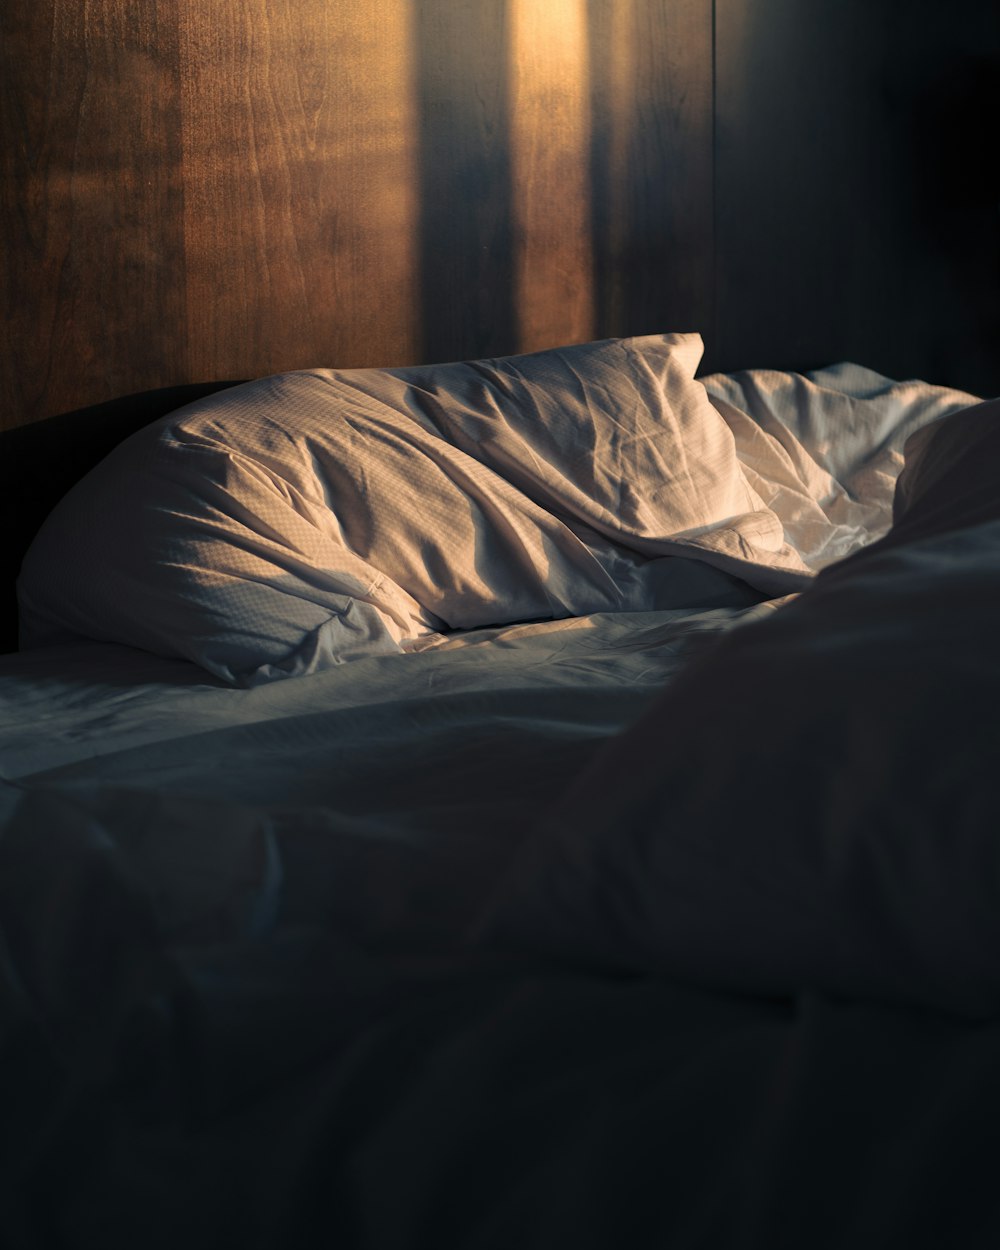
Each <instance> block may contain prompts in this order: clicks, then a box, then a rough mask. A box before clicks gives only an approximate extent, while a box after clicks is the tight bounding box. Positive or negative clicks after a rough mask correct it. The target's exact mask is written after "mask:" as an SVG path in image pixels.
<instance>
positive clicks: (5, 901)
mask: <svg viewBox="0 0 1000 1250" xmlns="http://www.w3.org/2000/svg"><path fill="white" fill-rule="evenodd" d="M701 348H702V344H701V340H700V338H699V337H698V336H697V335H692V334H662V335H649V336H644V337H641V338H635V339H613V340H601V341H598V342H595V343H588V344H576V345H574V346H572V347H566V348H559V349H551V350H547V351H544V352H539V353H532V354H527V355H522V356H515V357H508V358H502V359H491V360H478V361H466V362H459V363H456V364H452V365H438V366H419V367H410V368H407V369H386V370H350V371H338V370H323V369H319V370H310V371H298V372H293V373H288V374H282V375H278V376H272V377H267V378H262V379H258V380H256V381H253V382H249V383H244V384H240V385H226V386H224V387H223V386H222V385H221V384H220V386H219V388H218V389H216V388H215V387H205V388H199V390H198V392H197V394H193V393H192V394H184V395H167V396H164V395H163V394H160V393H158V394H157V395H155V396H152V397H150V396H140V397H136V398H134V399H133V400H132V401H131V402H130V403H129V404H128V405H127V406H126V408H127V411H126V409H123V410H122V412H123V413H124V414H125V415H121V414H119V416H118V417H117V418H115V419H114V420H112V421H111V424H110V425H108V424H106V425H105V426H104V427H103V428H104V429H105V430H107V431H108V433H107V436H106V440H105V441H106V442H107V443H108V447H107V450H108V452H109V454H108V455H106V456H102V457H101V458H100V460H99V462H98V463H96V464H95V465H94V467H93V468H92V469H91V471H90V472H89V473H87V474H85V475H84V476H82V478H81V480H80V481H78V482H76V483H75V484H73V483H72V482H71V481H68V480H66V479H67V478H72V477H73V476H74V471H73V470H72V469H67V470H66V472H65V475H64V477H63V478H60V479H59V480H58V481H57V482H56V483H55V485H53V484H52V483H51V482H49V483H48V487H47V489H48V494H47V495H45V494H44V492H42V494H40V495H39V499H40V500H42V498H43V496H44V503H45V506H44V507H42V505H41V502H39V504H38V511H39V512H40V513H41V512H47V513H48V518H47V520H46V521H45V522H44V524H42V525H41V527H40V528H39V530H38V532H37V533H34V534H23V535H22V536H21V541H20V543H19V544H17V543H16V544H15V545H19V546H23V547H24V548H25V549H26V554H25V555H24V559H23V562H22V560H21V559H20V556H21V554H22V553H21V551H20V549H18V550H17V552H16V553H15V554H16V555H17V557H18V559H17V563H18V565H19V566H20V570H21V571H20V584H19V594H20V628H21V638H22V644H23V647H22V649H21V650H20V651H11V652H10V653H8V654H5V655H4V656H2V657H0V778H2V780H0V821H2V830H3V832H2V836H0V1007H2V1018H3V1026H2V1029H3V1032H2V1037H3V1044H4V1060H5V1062H4V1064H3V1075H2V1077H0V1080H2V1083H3V1092H2V1098H0V1105H2V1106H3V1108H4V1110H3V1124H4V1129H3V1133H2V1143H3V1151H4V1155H3V1167H2V1169H0V1212H2V1217H0V1218H2V1224H3V1229H4V1238H3V1240H4V1245H5V1246H6V1247H10V1248H11V1250H21V1248H22V1247H23V1248H25V1250H27V1248H28V1247H35V1246H42V1245H46V1246H47V1245H53V1246H56V1245H57V1246H66V1247H91V1246H94V1247H96V1246H100V1247H104V1248H107V1250H110V1248H111V1247H117V1246H122V1247H124V1246H136V1245H142V1246H147V1247H155V1246H164V1247H176V1246H179V1245H185V1246H190V1247H196V1246H197V1247H201V1246H204V1247H216V1246H220V1245H241V1246H245V1247H277V1246H281V1247H289V1246H300V1245H301V1246H312V1245H319V1244H325V1243H327V1242H336V1244H342V1245H345V1246H358V1247H362V1246H364V1247H377V1248H378V1250H383V1248H388V1247H434V1248H435V1250H439V1248H440V1250H443V1248H444V1247H450V1246H455V1247H463V1248H466V1247H500V1246H503V1247H509V1246H519V1247H539V1248H541V1247H546V1248H548V1247H554V1246H570V1245H572V1246H581V1247H582V1246H594V1247H607V1246H611V1245H663V1246H670V1247H677V1248H684V1247H715V1246H718V1247H726V1248H730V1247H741V1248H743V1250H749V1248H750V1247H759V1248H761V1250H775V1248H777V1247H781V1246H788V1247H802V1246H811V1247H820V1246H842V1247H847V1246H850V1247H865V1246H871V1247H880V1248H883V1247H888V1246H907V1247H909V1246H913V1245H918V1244H935V1245H944V1244H948V1245H961V1246H980V1245H981V1246H990V1245H995V1244H996V1242H997V1239H998V1237H1000V1198H998V1195H997V1187H996V1163H997V1159H998V1158H1000V1062H998V1054H1000V1026H998V1023H997V1016H998V1007H1000V974H998V971H997V969H998V959H997V952H998V951H1000V932H998V921H997V899H998V895H997V889H998V881H1000V875H998V874H1000V859H998V857H997V851H996V842H995V836H994V835H995V830H996V819H997V818H996V812H997V807H998V804H997V799H998V794H997V785H996V767H995V761H996V759H997V756H998V750H1000V728H998V718H997V715H996V707H997V694H998V684H1000V668H998V664H997V651H996V643H995V639H996V638H997V637H1000V547H998V543H1000V538H998V535H1000V495H998V492H997V487H996V466H997V463H998V454H1000V445H998V439H1000V408H998V405H997V403H995V402H994V403H989V402H982V401H981V397H978V396H975V395H971V394H967V393H964V392H961V391H958V390H955V389H953V388H947V387H941V386H936V385H932V384H930V383H927V382H921V381H896V380H892V379H889V378H886V377H884V376H882V375H881V374H878V373H875V372H873V371H872V370H870V369H867V368H865V367H863V366H862V365H858V364H837V365H832V366H830V367H829V368H825V369H820V370H816V371H813V372H811V373H791V372H784V371H775V370H768V369H756V370H747V371H743V372H739V373H732V374H710V375H705V376H702V375H700V374H699V373H698V367H699V361H700V358H701ZM174 401H178V402H179V404H180V405H181V406H179V407H178V404H177V403H175V402H174ZM112 415H113V414H112ZM104 416H105V418H106V419H107V414H104ZM115 421H117V422H118V424H116V423H115ZM43 426H44V423H43V425H42V426H39V427H37V431H42V430H43ZM126 426H128V427H129V429H130V431H131V432H130V433H129V434H128V437H127V438H126V437H124V436H125V434H126V428H125V427H126ZM75 428H77V429H79V428H81V427H80V426H79V424H77V426H76V427H75ZM37 431H36V437H38V438H39V440H40V441H41V443H42V445H44V433H42V434H38V433H37ZM15 434H17V435H18V436H19V437H21V438H22V439H23V438H24V435H22V434H19V432H15ZM10 437H11V436H8V435H4V436H3V438H4V439H9V438H10ZM119 438H121V439H123V441H121V442H119V441H118V440H119ZM22 445H23V444H22ZM112 445H114V446H112ZM99 450H101V451H103V450H104V446H103V444H102V446H101V447H100V449H99ZM90 458H92V459H96V458H97V457H96V454H95V452H94V450H93V449H91V452H90ZM7 463H8V464H10V463H11V461H10V460H9V459H8V461H7ZM42 463H44V461H43V460H42V459H41V458H36V466H37V465H41V464H42ZM83 467H84V465H83V464H82V463H77V464H76V470H77V471H79V470H81V469H82V468H83ZM28 474H29V467H28V460H27V459H22V461H21V465H20V468H19V470H18V477H19V479H20V480H21V481H22V482H23V481H26V480H28V477H27V476H26V475H28ZM53 495H58V496H60V499H59V501H58V502H57V499H56V498H52V497H51V496H53ZM49 504H51V505H52V507H51V508H50V507H49ZM18 515H19V516H21V517H22V524H23V513H22V512H19V513H18ZM38 519H39V521H40V520H41V517H39V518H38ZM30 528H32V529H33V528H34V525H32V526H31V527H30ZM29 541H30V545H29Z"/></svg>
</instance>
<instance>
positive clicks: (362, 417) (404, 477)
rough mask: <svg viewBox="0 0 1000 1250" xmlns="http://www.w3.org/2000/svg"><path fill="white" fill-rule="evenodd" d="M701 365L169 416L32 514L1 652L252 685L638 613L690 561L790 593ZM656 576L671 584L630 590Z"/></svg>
mask: <svg viewBox="0 0 1000 1250" xmlns="http://www.w3.org/2000/svg"><path fill="white" fill-rule="evenodd" d="M701 353H702V343H701V339H700V338H699V337H698V336H697V335H670V334H668V335H654V336H648V337H644V338H638V339H621V340H606V341H602V342H598V343H589V344H581V345H577V346H573V347H566V348H560V349H555V350H551V351H546V352H539V353H534V354H531V355H526V356H519V357H509V358H506V359H500V360H481V361H471V362H463V363H457V364H446V365H431V366H421V367H414V368H407V369H364V370H352V371H334V370H326V369H317V370H312V371H305V372H295V373H287V374H280V375H277V376H275V377H271V378H264V379H261V380H259V381H256V382H253V383H249V384H246V385H244V386H240V387H236V388H234V389H232V390H228V391H226V392H225V393H224V394H222V395H219V396H215V397H212V398H210V399H207V400H205V401H202V402H199V403H196V404H193V405H190V406H188V407H187V408H184V409H181V410H180V411H179V412H176V413H174V414H172V415H171V416H169V417H167V418H166V419H164V420H162V421H160V422H159V423H156V424H154V425H152V426H149V427H147V428H146V429H144V430H141V431H140V432H138V433H137V434H135V435H134V436H133V437H132V438H130V439H128V440H127V441H126V442H125V443H123V444H122V445H121V446H119V447H118V448H117V449H116V450H115V451H114V452H113V453H112V454H111V455H110V456H109V457H108V458H107V459H105V460H104V461H103V462H102V463H101V464H100V465H99V466H98V467H97V468H96V469H95V470H94V471H93V472H91V473H90V474H89V475H88V476H87V477H86V478H85V479H84V480H83V481H82V482H80V483H79V484H78V485H77V486H76V487H75V488H74V489H73V490H72V491H71V492H70V493H69V494H68V495H67V496H66V497H65V498H64V500H63V501H62V502H61V504H60V505H59V506H58V507H57V508H56V509H55V511H54V512H53V513H52V514H51V515H50V517H49V518H48V520H47V521H46V523H45V525H44V526H43V527H42V530H41V531H40V533H39V535H38V536H37V538H36V540H35V542H34V544H33V545H32V547H31V549H30V551H29V553H28V555H27V557H26V560H25V562H24V565H23V569H22V575H21V579H20V584H19V601H20V609H21V622H22V639H21V641H22V646H26V647H30V646H36V645H42V644H45V643H48V642H53V641H57V640H60V639H66V638H71V637H81V636H82V637H86V638H93V639H97V640H101V641H111V642H118V643H125V644H128V645H131V646H135V647H140V648H143V649H145V650H148V651H152V652H155V653H158V654H161V655H165V656H179V657H182V658H186V659H190V660H193V661H194V662H196V663H198V664H200V665H202V666H203V667H204V668H206V669H207V670H209V671H210V672H211V673H214V674H216V675H217V676H219V677H220V678H222V679H223V680H225V681H228V682H235V683H240V684H253V683H255V682H259V681H266V680H269V679H271V678H274V677H281V676H289V675H296V674H302V673H308V672H311V671H314V670H316V669H319V668H323V667H326V666H328V665H331V664H337V663H341V662H343V661H344V660H348V659H351V658H354V657H358V656H362V655H369V654H373V653H378V652H392V651H399V650H405V649H408V648H411V647H413V646H417V645H423V644H422V643H421V639H424V638H426V637H427V636H428V635H432V634H434V633H435V632H437V631H441V630H444V629H454V628H471V627H475V626H480V625H494V624H502V623H505V622H509V621H515V620H531V619H537V618H549V617H560V616H573V615H580V614H584V613H588V612H594V611H601V610H610V609H623V608H624V609H641V608H647V607H650V606H658V605H659V604H661V603H663V598H662V594H663V593H664V592H663V587H664V585H665V584H666V583H669V582H670V581H671V578H672V577H674V578H675V580H677V579H680V583H682V582H683V569H684V567H685V565H686V564H689V560H690V558H694V559H696V560H698V561H700V562H703V563H707V564H709V565H712V566H713V567H715V568H717V569H719V570H721V571H723V572H724V573H726V574H733V573H735V574H736V576H738V577H740V578H742V579H744V580H745V581H746V582H748V583H750V584H751V585H753V586H754V587H755V588H757V589H758V590H759V591H761V592H762V593H773V594H782V593H785V592H786V591H788V590H794V589H798V588H799V587H800V586H801V585H803V584H804V582H805V580H806V579H807V577H808V571H807V570H806V569H805V566H804V565H803V564H802V562H801V561H800V560H799V559H798V557H797V555H796V553H795V552H794V550H793V549H792V548H790V547H789V546H788V545H787V544H786V543H785V541H784V534H783V531H782V527H781V523H780V521H779V519H778V518H777V517H776V516H775V515H774V513H772V512H771V511H770V510H769V509H767V508H766V507H765V506H764V505H763V503H762V502H761V500H760V499H759V497H757V496H756V495H755V494H754V492H753V491H751V490H750V488H749V487H748V486H747V483H746V480H745V478H744V475H743V472H742V470H741V467H740V464H739V461H738V459H737V457H736V454H735V449H734V442H733V437H732V435H731V433H730V431H729V429H728V427H727V425H726V423H725V422H724V420H723V419H722V418H721V417H720V415H719V414H718V412H717V411H716V410H715V409H714V408H713V407H712V405H711V404H710V403H709V401H708V397H707V395H706V393H705V391H704V388H703V387H702V386H701V384H700V383H699V382H696V381H695V379H694V374H695V370H696V368H697V365H698V362H699V360H700V357H701ZM678 556H680V557H685V556H686V557H689V560H687V561H686V560H683V559H680V560H677V559H676V557H678ZM653 557H674V558H675V561H676V563H675V565H671V566H670V567H669V568H668V570H667V574H666V575H664V570H663V568H662V567H660V568H659V569H658V571H657V577H656V578H655V579H653V580H652V581H650V580H649V579H647V577H646V576H645V566H646V565H648V564H649V563H650V562H651V559H652V558H653ZM656 562H657V563H658V564H659V561H656ZM675 568H676V577H675V574H674V569H675ZM654 583H655V586H654ZM680 583H678V584H680ZM651 587H652V588H651ZM657 588H658V589H657ZM679 593H680V592H679V591H677V590H676V588H675V592H674V594H675V599H676V596H677V594H679ZM657 595H660V598H657ZM667 602H670V596H669V594H667ZM693 606H701V605H697V604H696V605H693ZM708 606H711V605H708Z"/></svg>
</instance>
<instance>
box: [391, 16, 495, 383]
mask: <svg viewBox="0 0 1000 1250" xmlns="http://www.w3.org/2000/svg"><path fill="white" fill-rule="evenodd" d="M414 34H415V47H416V54H417V55H416V81H417V100H418V109H419V127H420V155H419V184H420V248H419V251H420V292H421V313H420V327H421V356H422V358H423V359H424V360H454V359H460V358H470V357H477V356H494V355H504V354H507V353H510V352H514V351H516V350H517V328H516V319H515V315H514V297H513V281H514V276H513V267H512V255H513V224H512V210H511V168H510V130H509V124H508V123H509V92H510V81H509V57H508V47H509V30H508V0H419V2H417V0H415V3H414Z"/></svg>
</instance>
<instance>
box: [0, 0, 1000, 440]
mask: <svg viewBox="0 0 1000 1250" xmlns="http://www.w3.org/2000/svg"><path fill="white" fill-rule="evenodd" d="M998 27H1000V9H998V6H996V5H991V4H985V3H983V2H982V0H949V3H947V4H941V3H940V0H909V2H908V3H907V4H905V5H904V4H900V3H894V2H893V0H815V2H813V0H809V3H805V2H804V0H350V2H340V0H337V2H334V0H212V2H211V3H205V2H204V0H144V2H143V3H141V4H140V3H135V0H101V3H98V4H82V3H81V4H75V3H74V4H67V3H56V0H7V2H6V3H5V4H4V5H3V6H2V8H0V35H2V50H0V80H2V88H0V89H2V100H3V105H2V113H0V147H2V153H3V160H4V174H3V189H2V193H0V194H2V200H0V218H2V225H3V233H4V247H3V251H2V254H3V262H2V263H3V265H4V281H3V284H2V291H3V295H2V299H3V302H4V308H3V313H4V318H3V320H4V334H5V343H4V348H3V353H2V362H0V370H2V379H0V395H2V408H0V420H2V425H3V427H6V428H10V427H14V426H19V425H22V424H24V423H28V422H33V421H37V420H39V419H42V418H44V417H47V416H50V415H52V414H55V413H62V412H66V411H69V410H76V409H81V408H82V407H84V406H85V405H91V404H95V403H99V402H102V401H105V400H108V399H111V398H113V397H116V396H121V395H125V394H128V393H130V392H136V391H143V390H147V389H150V388H161V387H166V386H174V385H178V384H183V383H191V382H203V381H207V380H211V379H217V378H232V377H251V376H257V375H260V374H263V373H268V372H274V371H278V370H283V369H290V368H297V367H308V366H315V365H333V366H343V367H349V366H357V365H367V364H402V363H411V362H418V361H428V360H435V359H436V360H440V359H454V358H461V357H472V356H480V355H491V354H504V353H509V352H515V351H521V350H530V349H533V348H538V347H544V346H547V345H551V344H553V343H556V342H561V341H564V342H568V341H572V340H581V339H587V338H593V337H602V336H606V335H618V334H628V333H646V332H653V331H657V330H700V331H701V332H702V333H703V334H704V336H705V339H706V343H707V348H708V350H707V356H706V361H705V367H706V368H707V369H736V368H741V367H745V366H757V365H769V366H774V367H790V368H807V367H810V366H812V365H817V364H823V363H829V362H831V361H833V360H837V359H845V358H848V359H854V360H858V361H860V362H862V363H864V364H868V365H870V366H872V367H874V368H877V369H881V370H882V371H884V372H886V373H889V374H891V375H893V376H913V375H917V376H921V377H925V378H927V379H928V380H932V381H939V382H946V383H951V384H954V385H959V386H963V387H965V388H967V389H972V390H977V391H980V392H987V393H995V392H996V391H998V390H1000V357H998V354H997V352H996V346H995V345H996V343H997V341H998V330H1000V321H998V312H997V308H998V301H997V283H998V273H1000V250H998V241H997V229H996V222H997V202H998V198H1000V193H998V183H997V168H998V162H997V161H996V160H995V158H994V156H993V151H992V149H993V145H994V140H995V136H996V133H997V131H998V128H997V124H996V122H997V104H996V101H997V99H998V98H1000V91H998V90H997V86H998V82H997V64H998V61H997V52H998V48H1000V37H998ZM981 134H985V135H990V136H991V137H990V139H989V140H988V141H986V142H983V141H982V140H981V139H980V135H981Z"/></svg>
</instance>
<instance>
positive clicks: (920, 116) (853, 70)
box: [715, 0, 1000, 394]
mask: <svg viewBox="0 0 1000 1250" xmlns="http://www.w3.org/2000/svg"><path fill="white" fill-rule="evenodd" d="M716 7H717V24H716V29H717V32H718V37H717V45H716V56H717V59H716V102H717V112H716V257H717V279H718V282H717V288H716V295H717V308H716V317H717V320H716V326H717V331H718V334H717V339H716V344H715V350H717V352H718V357H717V359H718V361H719V363H720V364H721V365H722V366H723V367H725V368H727V369H731V368H738V367H745V366H753V365H760V364H768V365H772V366H775V367H789V368H802V367H804V366H808V365H810V364H822V363H828V362H830V361H832V360H845V359H846V360H857V361H861V362H863V363H865V364H868V365H870V366H871V367H873V368H875V369H878V370H880V371H882V372H884V373H887V374H889V375H890V376H893V377H914V376H916V377H924V378H928V379H931V380H934V381H938V382H944V383H949V384H952V385H956V386H959V387H964V388H966V389H969V390H972V391H974V392H981V393H984V394H995V393H997V392H1000V353H998V350H997V344H998V342H1000V337H998V335H1000V178H998V169H1000V163H998V162H997V160H996V156H995V150H996V146H997V141H998V136H1000V108H998V102H1000V5H996V4H990V3H983V0H949V2H948V3H941V2H940V0H811V2H810V3H809V4H804V3H801V2H800V0H753V3H752V4H751V3H747V0H717V6H716Z"/></svg>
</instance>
